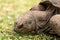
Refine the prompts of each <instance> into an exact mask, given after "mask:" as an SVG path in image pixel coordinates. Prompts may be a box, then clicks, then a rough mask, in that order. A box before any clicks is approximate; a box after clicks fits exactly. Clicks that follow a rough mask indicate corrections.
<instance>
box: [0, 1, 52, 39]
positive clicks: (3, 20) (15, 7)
mask: <svg viewBox="0 0 60 40" xmlns="http://www.w3.org/2000/svg"><path fill="white" fill-rule="evenodd" d="M39 2H40V0H0V40H51V39H52V38H53V37H50V35H46V34H44V33H41V34H38V35H21V34H18V33H15V32H14V31H13V28H14V22H15V21H16V18H17V17H18V16H20V15H21V14H22V13H24V12H26V11H28V10H29V9H30V8H31V7H32V6H34V5H36V4H38V3H39Z"/></svg>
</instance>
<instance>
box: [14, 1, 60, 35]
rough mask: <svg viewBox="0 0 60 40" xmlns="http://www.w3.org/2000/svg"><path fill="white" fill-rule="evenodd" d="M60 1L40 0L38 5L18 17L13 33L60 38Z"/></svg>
mask: <svg viewBox="0 0 60 40" xmlns="http://www.w3.org/2000/svg"><path fill="white" fill-rule="evenodd" d="M59 22H60V0H41V2H40V3H39V4H38V5H35V6H34V7H32V8H31V9H30V10H29V11H28V12H26V13H24V14H23V15H21V16H19V17H18V19H17V20H16V22H15V23H14V31H16V32H19V33H23V34H27V33H32V34H39V33H41V32H45V33H50V34H57V35H58V36H60V31H59V30H60V25H59V24H60V23H59Z"/></svg>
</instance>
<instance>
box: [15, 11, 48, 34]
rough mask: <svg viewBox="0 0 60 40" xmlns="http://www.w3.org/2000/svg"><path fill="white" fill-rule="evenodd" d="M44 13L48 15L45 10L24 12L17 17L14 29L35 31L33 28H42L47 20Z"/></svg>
mask: <svg viewBox="0 0 60 40" xmlns="http://www.w3.org/2000/svg"><path fill="white" fill-rule="evenodd" d="M43 13H44V14H43ZM40 14H41V15H40ZM32 15H33V16H32ZM46 15H49V14H48V12H47V11H43V12H42V11H29V12H26V13H25V14H23V15H22V16H21V17H19V18H18V19H17V21H16V23H15V29H14V30H15V31H17V32H20V33H28V32H31V33H35V29H36V30H37V32H38V30H39V29H43V26H44V25H45V24H46V22H47V19H48V18H47V17H48V16H46ZM35 21H36V23H35ZM35 26H36V28H35Z"/></svg>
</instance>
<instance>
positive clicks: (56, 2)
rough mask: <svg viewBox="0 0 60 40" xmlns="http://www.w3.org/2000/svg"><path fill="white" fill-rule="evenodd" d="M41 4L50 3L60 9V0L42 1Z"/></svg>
mask: <svg viewBox="0 0 60 40" xmlns="http://www.w3.org/2000/svg"><path fill="white" fill-rule="evenodd" d="M41 3H50V4H52V5H53V6H55V7H58V8H60V0H41Z"/></svg>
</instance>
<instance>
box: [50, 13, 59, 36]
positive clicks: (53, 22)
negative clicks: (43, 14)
mask: <svg viewBox="0 0 60 40" xmlns="http://www.w3.org/2000/svg"><path fill="white" fill-rule="evenodd" d="M50 27H51V28H52V29H53V30H54V32H55V33H56V34H57V35H58V36H60V14H57V15H54V16H53V17H52V18H51V19H50Z"/></svg>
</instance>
